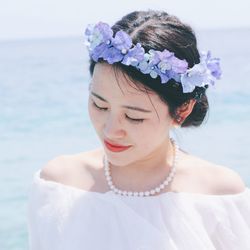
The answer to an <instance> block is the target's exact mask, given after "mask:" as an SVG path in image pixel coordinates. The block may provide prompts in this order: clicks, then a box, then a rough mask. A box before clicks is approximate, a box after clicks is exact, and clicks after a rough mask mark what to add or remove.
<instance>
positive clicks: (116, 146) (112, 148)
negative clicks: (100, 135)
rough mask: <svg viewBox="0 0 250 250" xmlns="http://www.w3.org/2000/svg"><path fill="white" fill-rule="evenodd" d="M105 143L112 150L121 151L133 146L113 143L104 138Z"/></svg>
mask: <svg viewBox="0 0 250 250" xmlns="http://www.w3.org/2000/svg"><path fill="white" fill-rule="evenodd" d="M104 143H105V146H106V147H107V148H108V149H109V150H110V151H112V152H121V151H124V150H127V149H129V148H130V147H131V146H122V145H118V144H112V143H110V142H108V141H107V140H104Z"/></svg>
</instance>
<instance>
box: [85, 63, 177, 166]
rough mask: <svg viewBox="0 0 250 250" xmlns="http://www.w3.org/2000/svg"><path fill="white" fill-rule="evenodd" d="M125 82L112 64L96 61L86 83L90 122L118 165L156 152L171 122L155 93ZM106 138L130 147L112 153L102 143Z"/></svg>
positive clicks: (110, 157)
mask: <svg viewBox="0 0 250 250" xmlns="http://www.w3.org/2000/svg"><path fill="white" fill-rule="evenodd" d="M117 79H118V81H119V85H120V87H121V89H122V91H121V89H120V88H119V85H118V83H117ZM128 81H129V80H128V79H127V78H125V77H124V76H123V75H122V73H121V72H120V71H118V72H117V74H116V75H115V72H114V69H113V68H112V66H111V65H109V64H107V63H97V64H96V65H95V68H94V73H93V77H92V81H91V83H90V86H89V100H88V111H89V116H90V119H91V122H92V124H93V126H94V128H95V131H96V133H97V135H98V136H99V138H100V140H101V143H102V145H103V147H104V151H105V153H106V155H107V157H108V160H109V161H110V162H111V163H112V164H114V165H117V166H118V165H119V166H122V165H128V164H130V163H132V162H136V161H140V160H141V159H146V158H147V157H148V156H149V155H154V154H155V153H156V154H157V150H159V149H160V147H161V145H162V144H163V143H164V142H166V139H168V137H169V130H170V128H171V127H172V124H173V123H172V122H173V119H172V118H171V117H170V116H169V112H168V107H167V105H166V104H165V103H163V102H162V101H161V100H160V98H159V97H158V96H157V95H156V94H155V93H152V92H150V93H148V94H147V93H145V92H142V91H140V90H138V88H137V87H136V86H135V85H134V84H133V83H132V82H131V83H130V85H132V87H131V86H130V85H129V84H128ZM148 95H149V96H150V98H149V96H148ZM98 96H99V97H98ZM151 101H152V103H151ZM152 104H153V105H152ZM97 106H98V107H99V108H100V109H99V108H98V107H97ZM129 107H131V108H129ZM132 107H136V108H137V109H141V111H140V110H135V109H133V108H132ZM154 107H155V109H156V110H157V113H158V115H159V117H158V116H157V113H156V111H155V110H154ZM143 110H144V111H143ZM105 139H106V140H110V141H112V142H113V143H114V144H119V145H125V146H128V145H131V147H130V148H129V149H127V150H125V151H122V152H112V151H110V150H109V149H108V148H107V147H106V146H105V143H104V140H105Z"/></svg>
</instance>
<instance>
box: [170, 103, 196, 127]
mask: <svg viewBox="0 0 250 250" xmlns="http://www.w3.org/2000/svg"><path fill="white" fill-rule="evenodd" d="M195 103H196V100H195V99H190V100H188V101H186V102H184V103H183V104H182V105H181V106H180V107H178V108H177V110H176V113H175V114H176V116H175V118H174V119H173V121H172V125H173V127H179V126H180V125H181V124H182V123H183V122H184V121H185V119H186V118H187V117H188V116H189V114H190V113H191V112H192V110H193V107H194V105H195Z"/></svg>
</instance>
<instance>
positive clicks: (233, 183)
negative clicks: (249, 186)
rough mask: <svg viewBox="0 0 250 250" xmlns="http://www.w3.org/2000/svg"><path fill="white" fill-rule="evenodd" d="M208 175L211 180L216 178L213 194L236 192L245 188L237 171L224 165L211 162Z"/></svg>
mask: <svg viewBox="0 0 250 250" xmlns="http://www.w3.org/2000/svg"><path fill="white" fill-rule="evenodd" d="M210 177H211V182H212V181H213V180H214V179H216V182H215V183H216V185H215V187H214V190H213V192H214V193H215V194H237V193H241V192H243V191H244V190H245V188H246V186H245V183H244V181H243V180H242V178H241V176H240V175H239V173H237V172H236V171H234V170H233V169H231V168H229V167H226V166H222V165H215V164H212V166H211V173H210Z"/></svg>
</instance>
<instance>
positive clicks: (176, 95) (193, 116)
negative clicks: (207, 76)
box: [89, 10, 209, 127]
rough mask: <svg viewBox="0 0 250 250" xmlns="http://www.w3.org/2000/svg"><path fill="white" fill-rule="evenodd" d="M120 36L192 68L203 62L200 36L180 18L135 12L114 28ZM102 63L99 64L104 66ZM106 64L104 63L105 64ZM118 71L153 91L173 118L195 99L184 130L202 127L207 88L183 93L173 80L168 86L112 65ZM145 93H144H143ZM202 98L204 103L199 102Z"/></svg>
mask: <svg viewBox="0 0 250 250" xmlns="http://www.w3.org/2000/svg"><path fill="white" fill-rule="evenodd" d="M112 30H113V32H114V33H116V32H117V31H119V30H123V31H125V32H126V33H128V34H129V35H130V37H131V38H132V42H133V44H136V43H138V42H139V43H141V45H142V47H143V48H144V49H145V52H148V51H149V50H150V49H154V50H160V51H163V50H164V49H167V50H169V51H171V52H174V54H175V56H176V57H178V58H179V59H185V60H186V61H187V62H188V67H189V68H191V67H193V66H194V64H197V63H199V62H200V59H199V52H198V49H197V41H196V36H195V33H194V31H193V30H192V28H191V27H190V26H189V25H187V24H184V23H182V22H181V21H180V20H179V19H178V18H177V17H176V16H173V15H169V14H168V13H166V12H164V11H154V10H148V11H134V12H131V13H129V14H127V15H126V16H124V17H122V19H121V20H119V21H118V22H116V23H115V24H114V25H113V26H112ZM102 61H103V59H99V61H98V62H102ZM103 62H104V61H103ZM95 64H96V62H95V61H93V60H92V59H91V58H90V67H89V70H90V74H91V76H92V75H93V71H94V67H95ZM112 66H114V69H116V70H120V71H121V72H122V73H125V74H124V75H125V76H126V75H127V76H128V77H129V79H130V80H132V81H133V83H135V84H136V85H143V86H144V88H145V90H146V91H147V90H153V91H154V92H156V93H157V94H158V95H159V97H160V98H161V100H162V101H164V102H165V103H166V104H167V105H168V107H169V113H170V115H171V117H172V118H176V117H177V113H176V111H177V108H178V107H180V106H181V105H182V104H185V103H186V102H188V101H189V100H190V99H192V98H195V99H196V100H197V102H196V103H195V105H194V107H193V110H192V112H191V113H190V114H189V115H188V117H186V119H185V121H184V122H183V123H182V124H181V127H190V126H196V127H197V126H200V125H201V123H202V122H203V120H204V118H205V116H206V114H207V111H208V107H209V105H208V99H207V96H206V93H205V91H206V87H205V88H204V87H195V89H194V91H193V92H191V93H183V91H182V85H181V84H180V83H177V82H175V80H174V79H170V80H169V81H168V82H167V83H166V84H162V83H161V81H160V77H157V78H155V79H153V78H152V77H151V76H150V75H148V74H143V73H141V72H140V71H139V70H137V69H136V68H135V67H133V66H126V65H123V64H121V63H119V62H118V63H114V64H112ZM140 90H141V89H140ZM197 96H200V99H197Z"/></svg>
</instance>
